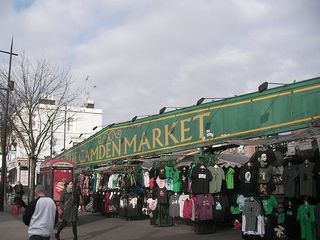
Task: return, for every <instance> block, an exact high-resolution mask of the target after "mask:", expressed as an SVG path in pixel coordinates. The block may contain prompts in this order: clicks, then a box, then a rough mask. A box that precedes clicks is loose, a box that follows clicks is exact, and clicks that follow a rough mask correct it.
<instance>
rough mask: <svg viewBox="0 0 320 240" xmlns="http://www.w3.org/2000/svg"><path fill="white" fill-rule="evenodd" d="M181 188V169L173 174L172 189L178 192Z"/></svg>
mask: <svg viewBox="0 0 320 240" xmlns="http://www.w3.org/2000/svg"><path fill="white" fill-rule="evenodd" d="M180 190H181V180H180V171H179V170H176V171H174V174H173V188H172V191H174V192H176V193H178V192H180Z"/></svg>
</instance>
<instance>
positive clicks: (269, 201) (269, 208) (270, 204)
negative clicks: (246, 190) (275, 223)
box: [262, 195, 278, 215]
mask: <svg viewBox="0 0 320 240" xmlns="http://www.w3.org/2000/svg"><path fill="white" fill-rule="evenodd" d="M262 205H263V209H264V213H265V215H270V214H271V213H272V212H273V209H274V208H276V207H277V206H278V202H277V199H276V198H275V196H273V195H271V196H270V197H269V198H266V199H263V200H262Z"/></svg>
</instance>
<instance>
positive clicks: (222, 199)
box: [213, 195, 229, 222]
mask: <svg viewBox="0 0 320 240" xmlns="http://www.w3.org/2000/svg"><path fill="white" fill-rule="evenodd" d="M213 199H214V206H213V218H214V220H215V221H217V222H224V221H225V218H226V210H227V208H228V205H229V201H228V198H227V196H220V195H218V196H215V197H214V198H213Z"/></svg>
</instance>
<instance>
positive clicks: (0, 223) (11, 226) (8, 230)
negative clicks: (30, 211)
mask: <svg viewBox="0 0 320 240" xmlns="http://www.w3.org/2000/svg"><path fill="white" fill-rule="evenodd" d="M27 231H28V227H27V226H26V225H24V223H23V222H22V215H21V214H19V215H18V216H13V215H12V214H11V206H10V205H5V211H4V212H0V238H1V239H4V240H7V239H8V240H9V239H14V240H15V239H16V240H20V239H28V234H27Z"/></svg>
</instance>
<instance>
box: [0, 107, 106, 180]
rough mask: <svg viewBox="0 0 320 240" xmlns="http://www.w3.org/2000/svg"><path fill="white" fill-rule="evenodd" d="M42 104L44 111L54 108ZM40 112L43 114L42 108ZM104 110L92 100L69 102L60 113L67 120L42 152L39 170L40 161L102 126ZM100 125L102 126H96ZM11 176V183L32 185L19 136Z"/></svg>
mask: <svg viewBox="0 0 320 240" xmlns="http://www.w3.org/2000/svg"><path fill="white" fill-rule="evenodd" d="M51 107H52V104H51ZM42 108H43V113H44V112H45V111H47V110H48V109H50V104H48V103H46V104H43V105H41V109H42ZM39 112H40V114H41V112H42V111H39ZM102 113H103V112H102V109H95V108H94V104H93V103H92V102H89V103H87V104H86V107H71V106H70V107H69V106H67V107H64V108H62V109H60V110H59V113H58V117H59V118H61V119H62V120H63V122H64V123H63V124H62V125H61V126H59V127H58V128H57V129H56V130H55V131H52V133H51V134H50V135H51V136H50V138H49V139H48V141H46V143H45V145H44V147H43V149H42V151H41V153H40V154H39V156H38V163H37V169H36V171H39V166H40V163H41V162H42V161H44V160H45V159H48V158H51V157H53V156H55V155H57V154H59V153H61V152H62V151H64V149H68V148H70V147H72V146H74V145H75V144H77V143H79V142H81V141H83V140H84V139H86V138H88V137H89V136H91V135H92V134H94V133H95V132H96V131H98V129H101V128H99V127H101V125H102ZM39 119H41V116H36V115H35V116H34V121H33V122H32V124H33V127H34V130H35V132H36V131H37V129H38V128H39V127H40V124H41V121H40V120H39ZM96 126H98V128H96V129H95V130H93V128H94V127H96ZM52 129H53V128H52ZM0 162H1V160H0ZM7 176H8V177H9V181H10V183H11V184H14V183H15V182H16V181H21V183H22V184H23V185H25V186H26V185H28V156H27V154H26V152H25V150H24V148H23V146H22V144H21V143H19V140H17V144H16V145H14V146H12V145H11V149H10V150H9V152H8V156H7Z"/></svg>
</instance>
